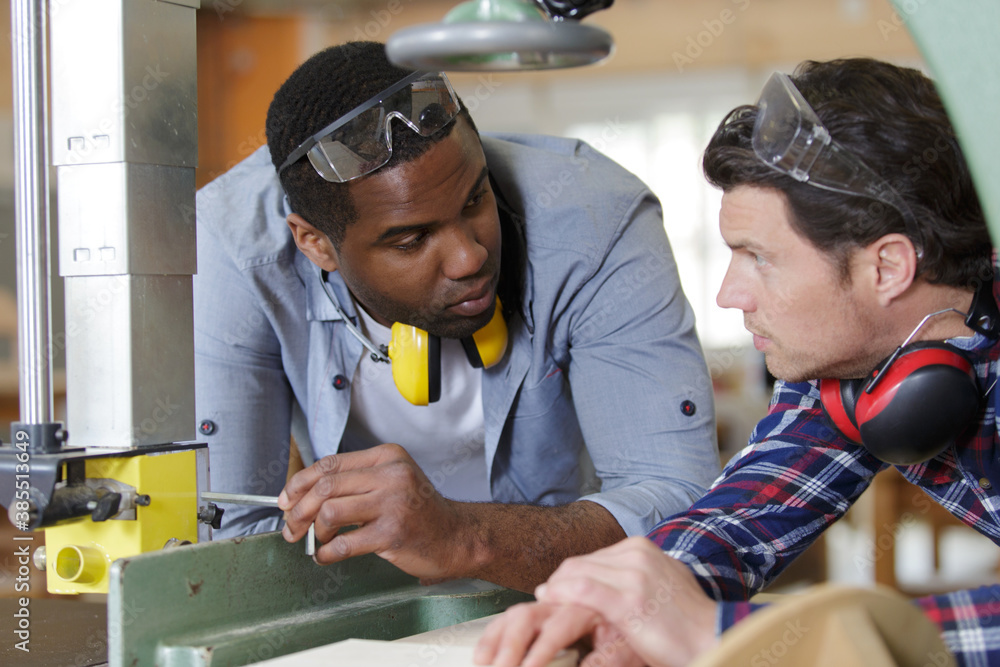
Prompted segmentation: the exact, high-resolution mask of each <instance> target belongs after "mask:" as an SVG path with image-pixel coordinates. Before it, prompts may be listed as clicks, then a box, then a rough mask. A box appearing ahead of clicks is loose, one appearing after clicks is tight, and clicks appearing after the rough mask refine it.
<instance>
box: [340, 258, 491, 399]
mask: <svg viewBox="0 0 1000 667" xmlns="http://www.w3.org/2000/svg"><path fill="white" fill-rule="evenodd" d="M326 277H327V272H326V271H322V270H321V271H320V282H321V283H322V285H323V291H324V292H326V296H327V297H328V298H329V299H330V303H331V304H333V309H334V310H336V311H337V314H338V315H340V319H341V320H342V321H343V323H344V326H345V327H346V328H347V331H348V332H349V333H350V334H351V335H352V336H354V337H355V338H357V339H358V341H359V342H360V343H361V344H362V345H364V346H365V348H366V349H367V350H368V351H369V352H370V353H371V358H372V360H373V361H384V362H387V363H388V362H391V363H392V380H393V382H394V383H395V384H396V388H397V389H399V393H400V394H402V395H403V398H405V399H406V400H408V401H409V402H410V403H413V404H414V405H427V404H428V403H433V402H434V401H436V400H438V399H439V398H441V339H440V338H438V337H437V336H432V335H431V334H429V333H427V332H426V331H424V330H423V329H418V328H417V327H414V326H410V325H409V324H401V323H399V322H396V323H395V324H393V325H392V338H391V340H390V341H389V345H388V347H383V349H381V350H380V349H378V348H377V347H375V344H374V343H372V342H371V341H370V340H368V339H367V338H365V336H364V334H362V333H361V332H360V331H358V329H357V327H355V326H354V324H352V323H351V320H350V319H349V318H348V317H347V316H346V315H344V312H343V311H342V310H341V309H340V306H339V305H338V304H337V299H336V298H335V297H334V295H333V291H332V289H331V287H330V283H328V282H327V280H326ZM462 347H463V349H464V350H465V356H467V357H468V358H469V363H471V364H472V366H473V367H474V368H489V367H490V366H493V365H495V364H496V363H497V362H498V361H500V359H502V358H503V354H504V352H505V351H506V350H507V323H506V322H504V319H503V312H502V309H501V308H500V299H499V298H497V300H496V306H495V307H494V309H493V318H492V319H490V321H489V322H488V323H487V324H486V326H484V327H483V328H482V329H480V330H479V331H477V332H475V333H474V334H472V336H471V337H469V338H463V339H462Z"/></svg>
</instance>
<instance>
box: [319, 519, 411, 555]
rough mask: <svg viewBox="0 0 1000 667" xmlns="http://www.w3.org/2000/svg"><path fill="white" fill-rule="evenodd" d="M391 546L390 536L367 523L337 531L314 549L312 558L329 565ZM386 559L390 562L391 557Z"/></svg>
mask: <svg viewBox="0 0 1000 667" xmlns="http://www.w3.org/2000/svg"><path fill="white" fill-rule="evenodd" d="M391 546H392V540H391V536H390V537H389V538H387V537H386V536H385V535H384V534H383V532H382V531H381V530H379V528H378V526H376V525H372V524H367V525H365V526H361V527H360V528H356V529H354V530H349V531H347V532H341V533H337V534H336V535H334V536H333V538H332V539H330V541H328V542H327V543H326V544H324V545H322V546H321V547H319V548H318V549H316V554H315V556H313V559H314V560H315V561H316V562H317V563H319V564H320V565H329V564H330V563H337V562H340V561H342V560H347V559H348V558H353V557H355V556H362V555H364V554H371V553H375V554H380V553H381V552H383V551H386V550H387V549H389V547H391ZM387 560H390V562H391V559H387Z"/></svg>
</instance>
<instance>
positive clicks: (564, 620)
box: [474, 602, 644, 667]
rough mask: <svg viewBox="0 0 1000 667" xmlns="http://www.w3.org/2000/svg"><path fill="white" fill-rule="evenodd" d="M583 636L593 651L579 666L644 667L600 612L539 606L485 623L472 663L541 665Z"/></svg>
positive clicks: (509, 666) (519, 608)
mask: <svg viewBox="0 0 1000 667" xmlns="http://www.w3.org/2000/svg"><path fill="white" fill-rule="evenodd" d="M587 636H589V637H591V642H592V645H593V650H592V651H591V652H590V653H589V654H588V655H587V656H586V657H585V658H584V659H583V661H582V662H581V663H580V664H581V666H582V667H588V666H593V667H596V666H598V665H599V666H601V667H640V666H641V665H643V664H644V663H643V661H642V659H641V658H639V656H637V655H636V654H635V652H634V651H632V649H631V648H630V647H629V646H628V644H627V642H626V640H625V638H624V637H623V636H622V634H621V633H620V632H618V631H617V630H616V629H615V628H614V627H613V626H610V625H608V624H607V623H605V622H604V621H603V619H602V618H601V616H600V614H598V613H596V612H594V611H592V610H590V609H587V608H586V607H577V606H573V605H554V604H546V603H544V602H529V603H525V604H519V605H515V606H513V607H511V608H510V609H508V610H507V611H506V612H504V613H503V614H501V615H500V616H499V617H498V618H497V619H496V620H494V621H493V622H492V623H490V624H489V626H487V628H486V630H485V631H484V632H483V636H482V637H481V638H480V639H479V643H478V645H477V646H476V651H475V655H474V660H475V661H476V663H477V664H480V665H493V667H516V666H517V665H521V666H522V667H545V665H548V664H549V662H551V661H552V659H553V658H555V656H556V654H558V653H559V651H560V650H561V649H563V648H565V647H569V646H571V645H572V644H574V643H575V642H577V641H578V640H580V639H582V638H583V637H587ZM529 648H530V650H529ZM522 658H523V660H522Z"/></svg>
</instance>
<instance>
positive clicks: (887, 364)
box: [819, 279, 1000, 465]
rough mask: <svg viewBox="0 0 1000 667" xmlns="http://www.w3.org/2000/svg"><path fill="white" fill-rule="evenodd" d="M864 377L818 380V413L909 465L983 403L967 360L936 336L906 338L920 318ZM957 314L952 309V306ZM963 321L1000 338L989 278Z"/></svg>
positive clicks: (943, 443)
mask: <svg viewBox="0 0 1000 667" xmlns="http://www.w3.org/2000/svg"><path fill="white" fill-rule="evenodd" d="M950 310H952V309H950V308H948V309H945V310H941V311H938V312H936V313H931V314H930V315H928V316H927V317H925V318H924V319H923V320H922V321H921V322H920V324H918V325H917V328H916V329H914V330H913V333H911V334H910V337H909V338H907V339H906V341H904V342H903V344H902V345H901V346H900V347H898V348H896V351H895V352H893V353H892V354H891V355H890V356H889V358H888V359H886V360H885V361H883V362H882V363H880V364H879V365H878V366H877V367H876V368H875V369H874V370H873V371H872V372H871V373H870V374H869V375H868V377H865V378H860V379H857V380H830V379H827V380H820V383H819V392H820V401H821V403H822V405H823V411H824V412H825V413H826V415H827V416H828V417H829V418H830V421H832V422H833V424H834V426H836V427H837V429H838V430H839V431H840V432H841V434H843V435H844V437H846V438H847V439H848V440H851V441H852V442H855V443H857V444H860V445H862V446H863V447H864V448H865V449H867V450H868V451H869V452H871V453H872V454H873V455H874V456H876V457H878V458H879V459H881V460H882V461H885V462H886V463H891V464H893V465H913V464H915V463H921V462H923V461H926V460H927V459H931V458H933V457H935V456H937V455H938V454H940V453H941V452H942V451H944V450H945V449H946V448H947V447H948V446H949V445H951V443H952V442H954V440H955V438H957V437H958V436H959V435H961V433H962V431H964V430H965V429H966V428H967V427H968V426H969V425H970V424H971V423H972V421H973V420H974V419H975V418H976V415H977V414H979V410H980V408H981V404H982V402H983V398H982V392H980V390H979V384H978V382H977V381H976V371H975V368H974V367H973V364H972V361H971V360H970V359H969V357H967V356H966V355H965V353H963V352H962V350H960V349H958V348H957V347H955V346H954V345H949V344H948V343H944V342H941V341H933V342H920V343H912V344H908V343H909V341H910V339H912V338H913V336H914V335H916V333H917V331H919V330H920V327H922V326H923V325H924V323H925V322H926V321H927V320H928V319H930V318H931V317H934V316H935V315H940V314H942V313H945V312H948V311H950ZM956 312H957V311H956ZM965 326H967V327H969V328H970V329H972V330H974V331H976V332H978V333H980V334H982V335H984V336H986V337H987V338H989V339H991V340H996V339H997V338H998V337H1000V311H998V309H997V303H996V298H995V297H994V295H993V280H992V279H987V280H984V281H981V282H980V283H979V285H978V287H977V288H976V292H975V294H974V295H973V297H972V305H971V307H970V308H969V312H968V313H967V314H965Z"/></svg>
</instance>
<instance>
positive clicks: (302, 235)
mask: <svg viewBox="0 0 1000 667" xmlns="http://www.w3.org/2000/svg"><path fill="white" fill-rule="evenodd" d="M287 222H288V228H289V229H291V230H292V237H293V238H294V239H295V245H297V246H298V247H299V250H301V251H302V254H303V255H305V256H306V257H308V258H309V260H310V261H311V262H312V263H313V264H315V265H316V266H318V267H319V268H321V269H324V270H326V271H336V270H337V250H336V249H335V248H334V247H333V242H332V241H330V237H328V236H327V235H326V234H324V233H323V232H321V231H320V230H318V229H316V228H315V227H313V226H312V225H310V224H309V223H308V222H306V219H305V218H303V217H302V216H301V215H299V214H298V213H290V214H289V215H288V218H287Z"/></svg>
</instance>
